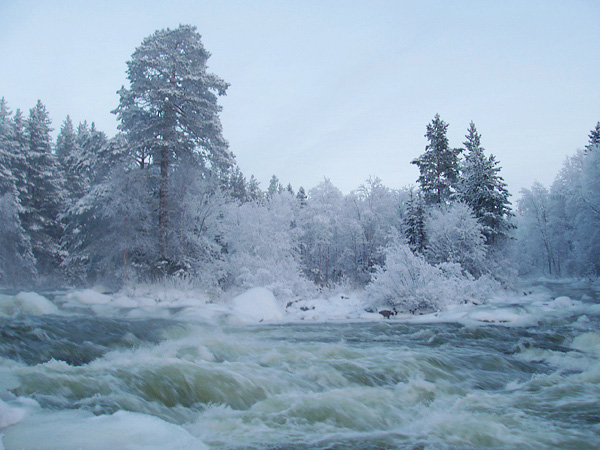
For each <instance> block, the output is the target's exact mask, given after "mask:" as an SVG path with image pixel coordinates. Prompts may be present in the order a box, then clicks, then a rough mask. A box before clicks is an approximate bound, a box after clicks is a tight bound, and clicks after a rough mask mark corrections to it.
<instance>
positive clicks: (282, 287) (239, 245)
mask: <svg viewBox="0 0 600 450" xmlns="http://www.w3.org/2000/svg"><path fill="white" fill-rule="evenodd" d="M297 210H298V204H297V202H296V199H295V198H294V197H293V196H291V195H290V194H289V193H288V192H282V193H281V194H274V195H273V197H272V198H271V200H270V201H269V202H267V203H265V204H260V203H257V202H248V203H244V204H241V205H237V204H230V205H229V206H228V207H227V208H226V213H225V232H224V237H223V241H224V243H225V245H226V248H227V254H226V270H227V273H228V276H229V281H228V283H229V287H235V288H245V289H247V288H251V287H255V286H263V287H267V288H269V289H271V290H272V291H273V292H274V293H275V295H277V296H278V297H281V298H284V299H291V298H293V297H295V296H297V295H301V294H303V293H305V292H306V291H307V289H309V288H310V285H309V283H308V282H307V280H306V279H305V278H304V277H303V276H302V270H301V266H300V253H299V250H298V247H299V245H298V239H299V233H300V230H299V229H298V228H294V227H293V226H292V223H293V222H294V221H295V219H294V217H295V216H296V214H297Z"/></svg>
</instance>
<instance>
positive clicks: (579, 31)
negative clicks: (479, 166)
mask: <svg viewBox="0 0 600 450" xmlns="http://www.w3.org/2000/svg"><path fill="white" fill-rule="evenodd" d="M599 20H600V2H599V1H597V0H589V1H576V0H569V1H566V0H565V1H532V0H527V1H498V0H495V1H414V2H411V1H400V0H397V1H374V0H363V1H327V0H315V1H301V0H295V1H235V2H234V1H170V2H167V1H165V0H160V1H149V0H144V1H126V0H121V1H60V0H53V1H17V0H15V1H9V0H0V96H4V97H5V98H6V100H7V102H8V104H9V106H10V107H11V108H12V109H13V110H14V109H16V108H21V109H23V110H26V111H28V110H29V108H31V107H32V106H33V105H34V104H35V102H36V101H37V99H38V98H39V99H41V100H42V102H43V103H44V104H45V105H46V106H47V108H48V110H49V112H50V115H51V118H52V120H53V125H54V127H55V128H56V129H58V128H60V125H61V123H62V122H63V120H64V119H65V117H66V115H67V114H69V115H71V118H72V119H73V121H74V122H75V123H77V122H79V121H83V120H88V121H90V122H91V121H94V122H96V124H97V126H98V128H99V129H101V130H103V131H105V132H106V133H107V134H108V135H109V136H112V135H113V134H114V133H115V132H116V125H117V122H116V119H115V116H114V115H112V114H111V113H110V111H111V110H113V109H114V108H115V107H116V106H117V104H118V96H117V94H116V91H117V90H118V89H119V88H120V87H121V85H123V84H127V79H126V74H125V71H126V62H127V61H128V60H129V58H130V56H131V54H132V53H133V51H134V49H135V48H136V47H137V46H138V45H139V44H140V43H141V41H142V39H143V38H144V37H146V36H148V35H150V34H152V33H153V32H154V31H155V30H157V29H161V28H167V27H169V28H175V27H177V26H178V25H179V24H180V23H185V24H192V25H195V26H197V28H198V31H199V33H200V34H201V35H202V41H203V43H204V46H205V47H206V48H207V50H209V51H210V52H211V53H212V57H211V59H210V60H209V68H210V71H211V72H213V73H215V74H217V75H219V76H220V77H221V78H223V79H225V80H226V81H227V82H229V83H231V87H230V88H229V90H228V94H227V96H226V97H223V98H221V104H222V105H223V112H222V115H221V119H222V122H223V127H224V135H225V138H227V139H228V140H229V143H230V147H231V150H232V151H233V152H234V153H235V155H236V157H237V161H238V164H239V166H240V167H241V169H242V171H243V172H244V173H245V174H246V175H247V176H248V177H249V176H250V175H251V174H254V175H255V176H256V177H257V178H258V180H259V181H260V182H261V186H262V187H263V188H266V187H267V186H268V181H269V178H270V177H271V175H272V174H276V175H278V176H279V178H280V179H281V181H282V182H284V183H286V184H287V183H288V182H291V183H292V185H293V186H294V188H297V187H298V186H300V185H302V186H304V187H305V188H310V187H313V186H315V185H316V184H317V183H318V182H319V181H320V180H322V179H323V177H324V176H326V177H328V178H330V179H331V180H332V182H333V183H334V184H335V185H336V186H338V187H339V188H340V189H342V191H344V192H349V191H350V190H352V189H355V188H356V187H358V186H359V185H360V184H361V183H363V182H364V180H365V179H366V178H368V177H369V176H371V175H373V176H378V177H380V178H381V179H382V180H383V182H384V183H385V184H386V185H387V186H390V187H393V188H398V187H402V186H406V185H410V184H415V180H416V178H417V176H418V171H417V169H416V167H415V166H413V165H411V164H410V161H411V160H412V159H414V158H416V157H417V156H419V155H420V154H421V153H422V152H423V151H424V149H425V144H426V139H425V138H424V133H425V127H426V125H427V124H428V123H429V122H430V121H431V120H432V119H433V117H434V115H435V114H436V113H439V114H440V115H441V117H442V119H443V120H445V121H446V122H448V123H449V124H450V127H449V130H448V136H449V138H450V143H451V145H453V146H460V145H461V143H462V142H463V141H464V135H465V133H466V129H467V126H468V124H469V122H470V121H471V120H473V121H474V122H475V124H476V126H477V129H478V130H479V132H480V133H481V134H482V143H483V146H484V147H485V148H486V151H487V152H488V153H493V154H495V155H496V157H497V159H498V160H499V161H500V163H501V165H502V167H503V171H502V174H503V176H504V178H505V180H506V181H507V183H508V184H509V188H510V190H511V192H513V194H515V195H516V194H518V191H519V190H520V189H521V188H522V187H527V186H530V185H531V184H532V183H533V181H534V180H538V181H540V182H542V183H544V184H546V185H548V184H549V183H551V182H552V180H553V179H554V176H555V175H556V173H557V171H558V170H559V169H560V167H561V165H562V162H563V160H564V158H565V157H566V156H567V155H569V154H572V153H573V152H574V151H575V150H576V149H577V148H581V147H583V146H584V145H585V144H586V142H587V139H588V134H589V132H590V130H591V129H592V128H593V127H594V126H595V124H596V122H597V121H598V120H600V27H599V26H598V23H599Z"/></svg>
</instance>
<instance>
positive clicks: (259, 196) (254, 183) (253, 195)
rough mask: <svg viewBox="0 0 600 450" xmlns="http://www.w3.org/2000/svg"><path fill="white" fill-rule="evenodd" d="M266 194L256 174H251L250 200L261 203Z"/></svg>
mask: <svg viewBox="0 0 600 450" xmlns="http://www.w3.org/2000/svg"><path fill="white" fill-rule="evenodd" d="M264 196H265V195H264V192H263V191H262V190H261V189H260V183H259V182H258V180H257V179H256V177H255V176H254V175H251V176H250V181H248V200H249V201H251V202H257V203H261V202H262V201H263V199H264Z"/></svg>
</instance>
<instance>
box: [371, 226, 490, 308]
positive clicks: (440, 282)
mask: <svg viewBox="0 0 600 450" xmlns="http://www.w3.org/2000/svg"><path fill="white" fill-rule="evenodd" d="M498 288H499V283H498V282H496V281H495V280H493V279H492V278H490V277H487V276H483V277H480V278H479V279H475V278H474V277H473V276H472V275H470V274H468V273H467V274H465V273H464V270H463V268H462V267H461V266H460V264H457V263H441V264H438V265H437V266H433V265H431V264H429V263H428V262H427V261H426V260H425V258H424V257H422V256H421V255H415V254H414V253H413V252H412V251H411V250H410V247H409V246H408V244H406V243H405V242H403V241H401V240H399V239H397V238H396V239H394V240H393V241H392V243H391V244H390V245H388V246H387V248H386V250H385V266H382V267H379V268H378V270H377V272H376V273H375V275H374V277H373V281H372V282H371V284H370V285H369V286H367V296H368V298H369V299H370V301H371V302H372V305H373V306H374V307H376V308H379V307H385V308H392V309H396V310H397V311H399V312H410V313H416V312H429V311H432V310H436V311H437V310H442V309H445V308H446V307H447V306H448V305H450V304H457V303H466V302H476V303H479V302H482V301H484V300H485V299H486V297H488V296H489V295H490V294H491V293H492V291H493V290H494V289H498Z"/></svg>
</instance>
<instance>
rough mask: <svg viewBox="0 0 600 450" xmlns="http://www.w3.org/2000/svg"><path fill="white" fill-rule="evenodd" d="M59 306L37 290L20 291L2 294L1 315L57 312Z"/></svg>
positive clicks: (0, 296)
mask: <svg viewBox="0 0 600 450" xmlns="http://www.w3.org/2000/svg"><path fill="white" fill-rule="evenodd" d="M57 313H58V308H57V307H56V305H55V304H54V303H52V302H50V301H49V300H48V299H47V298H45V297H43V296H42V295H40V294H37V293H35V292H19V293H18V294H17V295H2V294H0V316H13V315H15V314H32V315H43V314H57Z"/></svg>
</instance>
